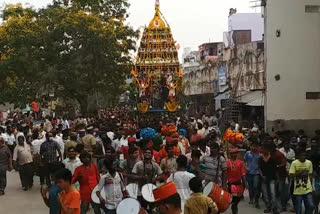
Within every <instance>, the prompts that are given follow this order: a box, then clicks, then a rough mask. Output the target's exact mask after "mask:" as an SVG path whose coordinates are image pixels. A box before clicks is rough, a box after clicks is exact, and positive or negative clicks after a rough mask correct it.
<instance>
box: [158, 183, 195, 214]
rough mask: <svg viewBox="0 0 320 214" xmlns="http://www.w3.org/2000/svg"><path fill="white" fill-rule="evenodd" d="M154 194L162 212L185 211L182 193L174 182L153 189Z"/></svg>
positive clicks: (173, 213)
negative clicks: (182, 203) (181, 197)
mask: <svg viewBox="0 0 320 214" xmlns="http://www.w3.org/2000/svg"><path fill="white" fill-rule="evenodd" d="M153 195H154V199H155V202H156V205H157V207H158V209H159V212H160V214H182V213H183V212H182V210H181V199H180V195H179V193H178V192H177V189H176V187H175V185H174V183H173V182H169V183H167V184H164V185H163V186H161V187H159V188H157V189H155V190H153ZM197 214H198V213H197Z"/></svg>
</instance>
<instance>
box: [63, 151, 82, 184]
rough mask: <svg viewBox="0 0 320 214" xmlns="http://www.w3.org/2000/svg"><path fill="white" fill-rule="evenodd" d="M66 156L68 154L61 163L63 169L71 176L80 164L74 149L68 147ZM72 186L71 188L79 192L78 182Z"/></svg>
mask: <svg viewBox="0 0 320 214" xmlns="http://www.w3.org/2000/svg"><path fill="white" fill-rule="evenodd" d="M67 154H68V158H66V159H64V160H63V161H62V163H63V164H64V166H65V168H66V169H69V170H70V172H71V173H72V175H73V174H74V171H75V170H76V168H77V167H79V166H81V165H82V162H81V161H80V159H79V158H78V157H77V152H76V149H75V147H69V148H68V151H67ZM72 186H73V188H75V189H77V190H80V185H79V182H76V183H74V184H73V185H72Z"/></svg>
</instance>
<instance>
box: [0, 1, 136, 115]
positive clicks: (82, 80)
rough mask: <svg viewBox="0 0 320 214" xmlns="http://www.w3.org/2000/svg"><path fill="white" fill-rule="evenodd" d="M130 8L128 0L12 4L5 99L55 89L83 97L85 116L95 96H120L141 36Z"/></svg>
mask: <svg viewBox="0 0 320 214" xmlns="http://www.w3.org/2000/svg"><path fill="white" fill-rule="evenodd" d="M127 7H128V3H127V1H126V0H105V1H104V0H86V1H85V0H73V1H68V0H64V1H61V0H59V1H58V0H57V1H54V2H53V4H52V5H49V6H48V7H47V8H44V9H41V10H39V11H36V10H34V9H32V8H22V6H21V5H16V6H7V7H6V8H5V9H4V11H3V13H2V14H3V18H4V22H3V24H2V25H1V26H0V90H1V91H2V93H0V101H1V102H11V103H15V104H17V105H24V104H25V103H26V102H30V101H31V100H33V99H35V98H36V97H41V96H45V95H46V94H48V92H49V91H54V92H55V97H57V98H68V99H70V98H71V99H74V100H76V101H78V103H79V104H80V106H81V110H82V112H83V113H84V114H85V113H86V112H87V110H88V105H89V103H88V102H91V101H92V100H93V99H92V97H94V95H96V94H99V95H100V96H99V97H100V98H101V96H104V97H108V98H110V99H112V98H114V97H116V96H117V95H119V94H120V93H121V92H122V88H123V87H122V86H123V84H124V81H125V79H126V75H127V74H128V71H129V70H130V67H131V63H132V62H131V58H130V57H129V55H128V53H129V51H130V50H133V49H134V47H135V40H134V38H135V36H136V35H137V32H136V31H134V30H133V29H132V28H130V27H129V26H127V25H125V24H124V21H125V18H126V16H127V13H126V11H127ZM96 97H98V96H96ZM89 98H90V99H89Z"/></svg>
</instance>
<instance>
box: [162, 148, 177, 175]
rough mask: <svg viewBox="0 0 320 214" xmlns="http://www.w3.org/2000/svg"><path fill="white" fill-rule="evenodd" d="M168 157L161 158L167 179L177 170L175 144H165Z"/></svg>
mask: <svg viewBox="0 0 320 214" xmlns="http://www.w3.org/2000/svg"><path fill="white" fill-rule="evenodd" d="M165 149H166V152H167V154H168V157H166V158H164V159H162V160H161V163H160V167H161V170H162V171H163V174H164V176H165V179H167V178H168V177H169V176H170V175H171V174H172V173H175V172H176V171H177V168H178V166H177V158H176V157H175V156H174V151H173V145H172V144H167V145H166V146H165Z"/></svg>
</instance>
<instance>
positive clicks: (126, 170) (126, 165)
mask: <svg viewBox="0 0 320 214" xmlns="http://www.w3.org/2000/svg"><path fill="white" fill-rule="evenodd" d="M138 161H139V150H138V149H137V148H130V149H129V159H128V160H123V161H122V162H121V163H120V167H121V169H122V172H123V175H124V177H125V180H126V182H125V183H126V184H131V183H135V180H134V175H132V169H133V167H134V165H135V164H136V163H137V162H138Z"/></svg>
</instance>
